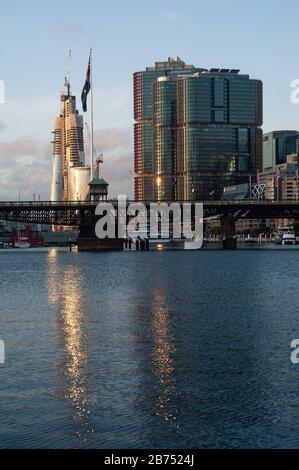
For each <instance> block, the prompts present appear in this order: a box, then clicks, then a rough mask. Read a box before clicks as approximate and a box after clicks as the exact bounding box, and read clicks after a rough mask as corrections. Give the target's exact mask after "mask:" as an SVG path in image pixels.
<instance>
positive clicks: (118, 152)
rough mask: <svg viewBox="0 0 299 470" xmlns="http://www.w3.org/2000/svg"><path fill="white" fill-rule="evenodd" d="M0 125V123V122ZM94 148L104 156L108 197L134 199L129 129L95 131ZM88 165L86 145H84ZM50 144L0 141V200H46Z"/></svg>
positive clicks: (33, 140) (25, 138)
mask: <svg viewBox="0 0 299 470" xmlns="http://www.w3.org/2000/svg"><path fill="white" fill-rule="evenodd" d="M0 124H1V123H0ZM94 137H95V148H96V149H97V151H98V152H99V153H103V154H104V164H103V165H102V170H101V171H102V175H103V177H104V178H105V179H106V180H107V182H108V183H109V185H110V186H109V196H110V197H115V196H117V195H118V194H127V195H128V197H132V196H133V176H132V174H131V175H130V172H131V173H133V144H132V141H133V139H132V135H131V129H121V128H109V129H100V130H97V131H95V133H94ZM85 150H86V163H89V159H88V155H89V149H88V144H87V145H86V146H85ZM51 164H52V157H51V145H50V144H49V143H44V142H42V141H40V140H38V139H37V138H34V137H31V136H22V137H19V138H18V139H15V140H12V141H10V142H0V200H2V201H4V200H16V199H17V197H18V189H20V190H21V198H22V199H23V200H26V199H27V200H32V195H33V194H40V196H41V199H43V200H48V199H49V193H50V178H51Z"/></svg>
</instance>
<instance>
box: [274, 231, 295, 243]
mask: <svg viewBox="0 0 299 470" xmlns="http://www.w3.org/2000/svg"><path fill="white" fill-rule="evenodd" d="M275 243H277V244H279V245H283V246H284V245H296V236H295V232H294V229H293V227H278V230H277V233H276V236H275Z"/></svg>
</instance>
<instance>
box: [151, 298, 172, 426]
mask: <svg viewBox="0 0 299 470" xmlns="http://www.w3.org/2000/svg"><path fill="white" fill-rule="evenodd" d="M170 314H171V312H170V310H169V307H168V305H167V303H166V298H165V296H164V295H163V294H162V292H161V291H160V290H159V289H156V290H155V292H154V297H153V306H152V321H153V340H154V351H153V354H152V365H153V373H154V374H155V376H156V377H157V391H158V398H157V411H156V414H157V415H158V416H160V417H162V418H163V419H164V420H165V421H170V422H175V423H176V420H177V417H178V416H177V415H178V407H177V399H178V392H177V387H176V378H175V363H174V354H175V350H176V349H175V344H174V339H173V337H172V334H171V321H170Z"/></svg>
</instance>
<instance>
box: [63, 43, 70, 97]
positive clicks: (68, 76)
mask: <svg viewBox="0 0 299 470" xmlns="http://www.w3.org/2000/svg"><path fill="white" fill-rule="evenodd" d="M71 78H72V49H70V50H69V54H68V65H67V72H66V76H65V82H64V86H65V87H66V88H67V94H68V96H70V94H71Z"/></svg>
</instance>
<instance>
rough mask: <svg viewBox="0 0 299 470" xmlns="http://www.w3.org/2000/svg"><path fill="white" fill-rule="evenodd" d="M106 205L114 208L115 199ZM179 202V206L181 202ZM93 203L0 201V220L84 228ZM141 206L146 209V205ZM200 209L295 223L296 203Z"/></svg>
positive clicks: (240, 203)
mask: <svg viewBox="0 0 299 470" xmlns="http://www.w3.org/2000/svg"><path fill="white" fill-rule="evenodd" d="M107 202H108V203H110V204H113V206H114V207H115V208H117V203H118V201H117V200H110V201H107ZM131 202H134V201H127V204H130V203H131ZM151 202H154V201H151ZM165 202H167V201H165ZM177 202H179V201H177ZM196 202H198V203H200V201H192V204H193V205H194V204H195V203H196ZM179 203H181V204H183V203H184V201H181V202H179ZM97 204H98V202H95V203H91V202H72V201H69V202H49V201H38V202H36V201H34V202H33V201H21V202H9V201H6V202H0V220H7V221H12V222H21V223H28V224H45V225H61V226H73V227H74V226H78V227H79V226H82V225H85V226H86V225H92V224H93V223H94V220H95V208H96V206H97ZM144 204H145V205H146V207H147V208H149V204H150V202H145V203H144ZM169 204H171V202H169ZM203 210H204V218H209V217H219V218H222V219H227V218H229V219H233V220H235V221H237V220H242V219H295V220H299V201H297V200H296V201H278V202H277V201H270V200H242V201H236V200H231V201H205V202H203Z"/></svg>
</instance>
